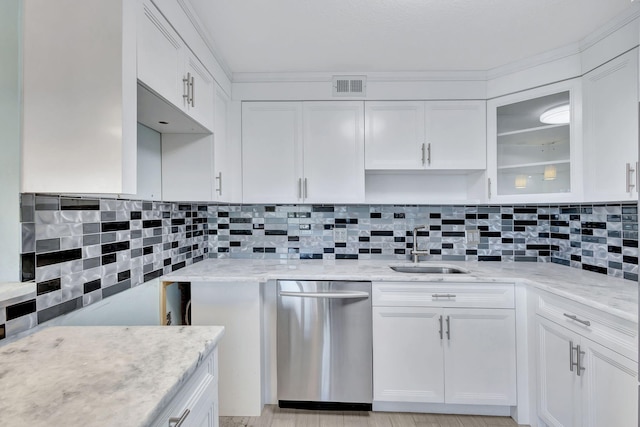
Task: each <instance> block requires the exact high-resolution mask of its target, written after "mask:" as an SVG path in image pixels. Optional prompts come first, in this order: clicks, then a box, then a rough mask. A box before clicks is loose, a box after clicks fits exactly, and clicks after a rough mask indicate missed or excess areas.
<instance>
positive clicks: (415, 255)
mask: <svg viewBox="0 0 640 427" xmlns="http://www.w3.org/2000/svg"><path fill="white" fill-rule="evenodd" d="M426 228H427V226H426V225H419V226H417V227H415V228H414V229H413V248H412V249H411V256H412V257H413V262H415V263H417V262H418V261H420V259H419V258H420V256H422V255H429V251H428V250H424V251H421V250H418V230H423V229H426Z"/></svg>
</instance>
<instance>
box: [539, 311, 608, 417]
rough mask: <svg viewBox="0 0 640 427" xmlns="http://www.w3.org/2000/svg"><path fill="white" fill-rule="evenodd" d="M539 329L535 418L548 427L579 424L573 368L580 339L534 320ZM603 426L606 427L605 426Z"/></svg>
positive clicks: (578, 397) (561, 329)
mask: <svg viewBox="0 0 640 427" xmlns="http://www.w3.org/2000/svg"><path fill="white" fill-rule="evenodd" d="M537 329H538V352H537V361H538V363H537V365H538V366H537V367H538V369H537V371H538V416H539V417H540V418H541V419H542V420H543V421H544V422H545V423H546V424H547V425H549V426H553V427H561V426H565V427H570V426H579V425H581V424H580V394H579V392H578V391H577V390H579V388H580V382H581V381H582V380H583V379H584V376H581V377H578V376H577V375H576V372H575V369H576V368H575V367H573V368H572V369H573V370H571V369H570V365H571V360H572V359H573V360H574V361H575V351H574V350H573V348H572V346H573V347H574V348H575V346H576V345H578V344H579V343H578V339H579V337H578V336H577V335H573V334H572V333H571V332H570V331H569V330H568V329H566V328H563V327H562V326H560V325H557V324H555V323H553V322H551V321H549V320H547V319H544V318H541V317H539V316H538V317H537ZM605 425H606V424H605Z"/></svg>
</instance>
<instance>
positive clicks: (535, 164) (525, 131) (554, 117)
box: [497, 91, 571, 195]
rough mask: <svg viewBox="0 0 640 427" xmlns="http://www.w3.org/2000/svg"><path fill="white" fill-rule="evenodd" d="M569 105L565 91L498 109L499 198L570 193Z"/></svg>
mask: <svg viewBox="0 0 640 427" xmlns="http://www.w3.org/2000/svg"><path fill="white" fill-rule="evenodd" d="M569 102H570V97H569V92H568V91H566V92H561V93H557V94H553V95H547V96H543V97H540V98H534V99H529V100H526V101H522V102H517V103H514V104H508V105H503V106H501V107H498V109H497V130H498V135H497V136H498V140H497V167H498V171H497V177H498V183H497V190H498V194H499V195H517V194H544V193H568V192H570V191H571V180H570V172H571V170H570V161H569V159H570V144H569V142H570V139H571V135H570V111H571V108H570V104H569Z"/></svg>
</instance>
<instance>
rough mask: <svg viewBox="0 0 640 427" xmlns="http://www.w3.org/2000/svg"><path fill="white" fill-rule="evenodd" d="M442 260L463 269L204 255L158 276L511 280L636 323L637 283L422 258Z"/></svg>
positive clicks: (542, 268) (539, 266)
mask: <svg viewBox="0 0 640 427" xmlns="http://www.w3.org/2000/svg"><path fill="white" fill-rule="evenodd" d="M422 263H423V264H448V265H455V266H458V267H462V268H465V269H467V270H469V274H449V275H446V274H444V275H443V274H416V273H398V272H395V271H393V270H391V269H390V268H389V265H411V263H406V262H405V263H403V262H397V261H395V262H394V261H383V260H380V261H369V260H367V261H365V260H335V261H334V260H253V259H252V260H241V259H209V260H205V261H202V262H199V263H196V264H192V265H190V266H188V267H185V268H182V269H180V270H177V271H175V272H173V273H170V274H167V275H165V276H162V277H161V279H160V280H161V281H167V282H168V281H175V282H207V281H213V282H228V283H229V284H231V285H232V284H233V283H234V282H246V281H258V282H266V281H268V280H277V279H292V280H370V281H412V282H450V283H455V282H458V283H459V282H465V283H470V282H471V283H472V282H478V283H492V282H494V283H500V282H502V283H505V282H511V283H513V282H517V283H521V284H524V285H527V286H531V287H534V288H538V289H542V290H545V291H548V292H551V293H554V294H557V295H559V296H563V297H566V298H570V299H572V300H574V301H576V302H580V303H583V304H585V305H588V306H591V307H594V308H597V309H599V310H602V311H604V312H607V313H610V314H613V315H616V316H618V317H621V318H623V319H627V320H630V321H633V322H638V284H637V283H636V282H634V281H631V280H626V279H621V278H616V277H611V276H606V275H604V274H599V273H594V272H590V271H585V270H579V269H577V268H571V267H566V266H562V265H557V264H550V263H524V262H484V261H483V262H453V261H451V262H450V261H443V262H440V261H422Z"/></svg>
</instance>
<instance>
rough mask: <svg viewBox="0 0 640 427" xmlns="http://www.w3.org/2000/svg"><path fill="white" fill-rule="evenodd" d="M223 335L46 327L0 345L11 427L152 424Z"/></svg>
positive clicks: (0, 400)
mask: <svg viewBox="0 0 640 427" xmlns="http://www.w3.org/2000/svg"><path fill="white" fill-rule="evenodd" d="M223 333H224V328H223V327H220V326H190V327H161V326H130V327H123V326H104V327H102V326H99V327H83V326H79V327H68V326H65V327H50V328H46V329H44V330H42V331H39V332H37V333H34V334H32V335H30V336H28V337H25V338H23V339H20V340H18V341H15V342H12V343H9V344H7V345H5V346H3V347H0V354H1V356H0V357H1V359H2V364H1V365H0V414H2V415H1V418H2V420H3V422H4V424H5V425H11V426H29V427H38V426H43V427H44V426H47V427H48V426H66V427H91V426H96V427H97V426H105V425H111V426H129V427H143V426H149V425H151V422H153V421H154V420H155V419H156V418H157V417H158V416H159V415H160V412H161V411H162V410H163V409H164V408H165V407H166V405H167V403H168V402H170V401H171V399H172V398H173V397H174V396H175V395H176V393H177V392H178V390H179V389H180V387H181V386H182V385H183V384H184V383H185V382H186V381H187V380H188V379H189V378H190V377H191V375H192V374H193V372H194V371H195V370H196V368H197V367H198V366H199V365H200V363H201V362H202V360H203V359H204V358H206V356H207V355H209V353H211V351H213V349H214V348H215V347H216V345H217V343H218V341H219V340H220V338H221V337H222V335H223Z"/></svg>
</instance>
